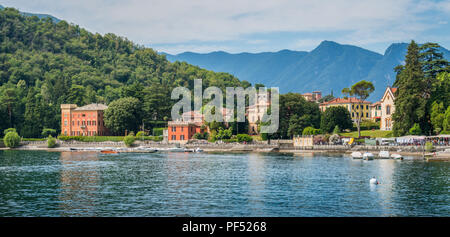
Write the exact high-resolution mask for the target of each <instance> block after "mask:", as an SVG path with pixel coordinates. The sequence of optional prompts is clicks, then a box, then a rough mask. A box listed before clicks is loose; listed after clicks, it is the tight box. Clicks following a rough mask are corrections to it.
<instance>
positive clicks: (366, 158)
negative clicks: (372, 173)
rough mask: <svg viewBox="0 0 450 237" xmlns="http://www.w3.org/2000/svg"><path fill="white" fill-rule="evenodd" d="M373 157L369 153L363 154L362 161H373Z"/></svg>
mask: <svg viewBox="0 0 450 237" xmlns="http://www.w3.org/2000/svg"><path fill="white" fill-rule="evenodd" d="M373 157H374V155H373V154H372V153H370V152H364V154H363V158H364V160H373Z"/></svg>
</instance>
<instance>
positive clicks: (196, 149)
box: [195, 147, 203, 152]
mask: <svg viewBox="0 0 450 237" xmlns="http://www.w3.org/2000/svg"><path fill="white" fill-rule="evenodd" d="M195 152H203V150H202V149H200V147H197V148H195Z"/></svg>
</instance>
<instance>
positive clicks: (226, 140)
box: [222, 138, 238, 143]
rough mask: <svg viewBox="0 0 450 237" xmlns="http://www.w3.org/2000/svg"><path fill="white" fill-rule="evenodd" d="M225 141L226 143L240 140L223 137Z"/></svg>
mask: <svg viewBox="0 0 450 237" xmlns="http://www.w3.org/2000/svg"><path fill="white" fill-rule="evenodd" d="M222 141H223V142H225V143H233V142H238V139H237V138H230V139H222Z"/></svg>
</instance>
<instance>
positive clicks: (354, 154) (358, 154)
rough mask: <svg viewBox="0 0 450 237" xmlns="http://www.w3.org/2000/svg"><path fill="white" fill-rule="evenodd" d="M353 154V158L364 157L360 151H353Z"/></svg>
mask: <svg viewBox="0 0 450 237" xmlns="http://www.w3.org/2000/svg"><path fill="white" fill-rule="evenodd" d="M351 156H352V158H353V159H362V154H361V152H359V151H354V152H352V154H351Z"/></svg>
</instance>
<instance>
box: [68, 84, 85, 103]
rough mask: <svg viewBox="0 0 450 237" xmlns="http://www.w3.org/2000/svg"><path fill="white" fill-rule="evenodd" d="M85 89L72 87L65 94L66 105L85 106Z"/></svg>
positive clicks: (77, 86)
mask: <svg viewBox="0 0 450 237" xmlns="http://www.w3.org/2000/svg"><path fill="white" fill-rule="evenodd" d="M85 96H86V89H85V88H84V86H80V85H72V87H71V88H70V90H69V93H68V94H67V98H66V103H68V104H76V105H78V106H82V105H85V104H86V103H85Z"/></svg>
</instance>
